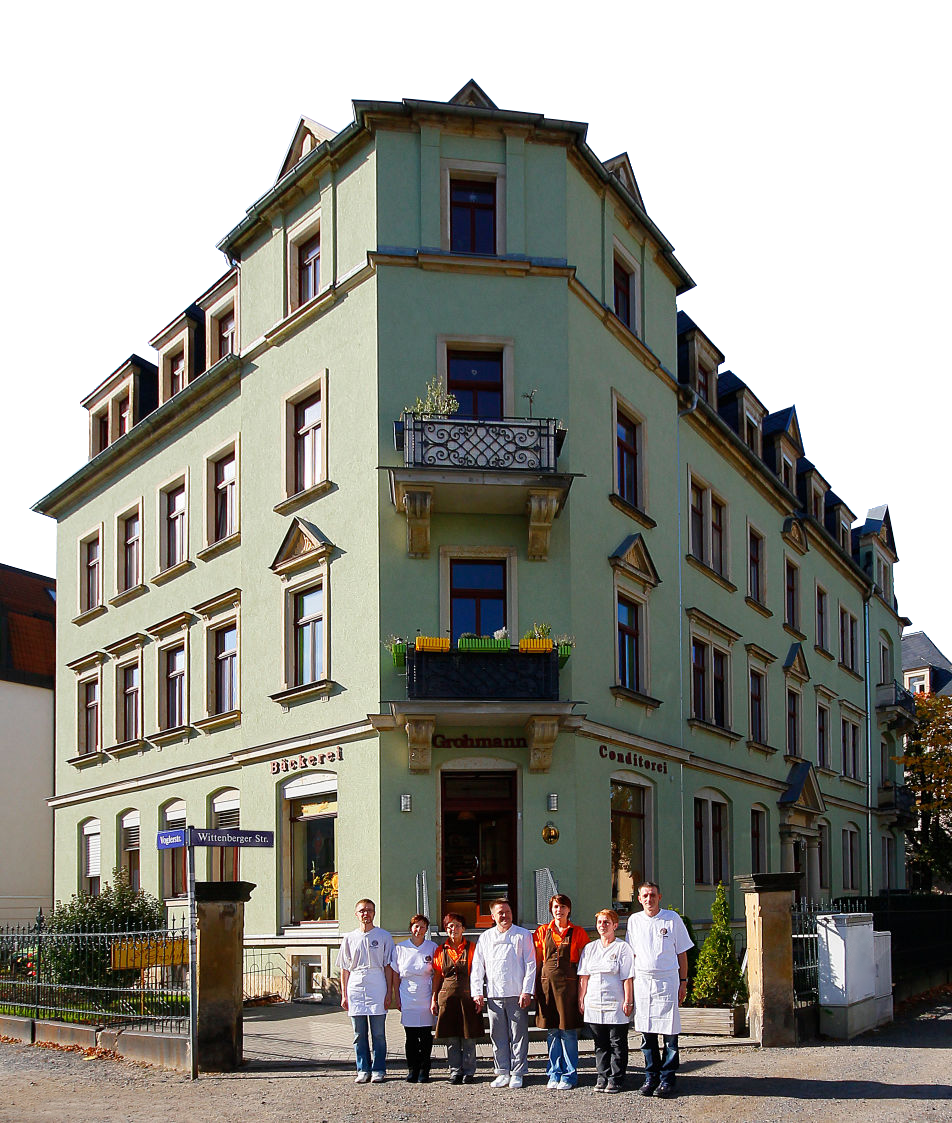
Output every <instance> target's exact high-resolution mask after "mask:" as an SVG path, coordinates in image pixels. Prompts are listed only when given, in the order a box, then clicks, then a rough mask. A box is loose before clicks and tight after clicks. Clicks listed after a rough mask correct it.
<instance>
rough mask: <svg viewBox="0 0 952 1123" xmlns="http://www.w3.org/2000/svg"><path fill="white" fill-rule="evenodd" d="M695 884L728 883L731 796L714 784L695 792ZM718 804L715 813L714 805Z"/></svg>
mask: <svg viewBox="0 0 952 1123" xmlns="http://www.w3.org/2000/svg"><path fill="white" fill-rule="evenodd" d="M693 807H694V884H695V886H697V887H699V888H706V889H715V888H716V887H717V884H718V881H720V882H722V883H723V884H724V885H725V886H729V884H730V882H729V877H730V868H731V867H730V837H731V814H730V803H729V802H728V800H727V799H726V798H725V797H724V796H723V795H722V794H721V793H720V792H717V791H714V789H713V788H701V789H700V790H698V791H697V792H695V793H694V804H693ZM715 807H716V808H718V809H719V810H718V813H717V815H715V813H714V808H715ZM699 867H700V869H699Z"/></svg>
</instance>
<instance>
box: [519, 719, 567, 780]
mask: <svg viewBox="0 0 952 1123" xmlns="http://www.w3.org/2000/svg"><path fill="white" fill-rule="evenodd" d="M560 725H561V722H560V720H559V718H558V717H554V716H552V717H549V716H542V717H540V716H535V717H530V718H529V720H528V721H527V722H526V741H527V743H528V745H529V771H530V772H548V771H549V769H550V768H551V767H552V749H553V747H554V745H555V741H556V738H557V737H558V735H559V726H560Z"/></svg>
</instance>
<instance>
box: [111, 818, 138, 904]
mask: <svg viewBox="0 0 952 1123" xmlns="http://www.w3.org/2000/svg"><path fill="white" fill-rule="evenodd" d="M132 832H135V833H134V834H133V833H132ZM116 841H117V842H118V846H119V853H118V865H119V868H120V869H121V870H123V871H124V872H125V874H126V877H127V879H128V883H129V887H130V888H131V889H133V890H138V889H141V888H142V866H141V849H142V847H141V843H142V835H141V816H140V813H139V811H138V809H137V808H134V807H132V808H130V809H129V810H128V811H125V812H124V813H123V814H122V815H120V816H119V820H118V829H117V831H116ZM133 841H134V842H135V845H134V846H131V845H127V843H131V842H133ZM129 854H135V860H133V859H132V858H129V857H127V855H129Z"/></svg>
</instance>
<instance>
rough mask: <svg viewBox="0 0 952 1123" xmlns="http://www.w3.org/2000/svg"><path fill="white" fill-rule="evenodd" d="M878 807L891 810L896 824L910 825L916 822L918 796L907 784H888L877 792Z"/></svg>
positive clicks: (882, 809)
mask: <svg viewBox="0 0 952 1123" xmlns="http://www.w3.org/2000/svg"><path fill="white" fill-rule="evenodd" d="M876 805H877V807H878V808H879V810H880V811H887V812H889V811H891V812H892V813H893V814H894V815H895V823H896V826H899V827H909V826H911V825H912V824H913V822H915V817H916V797H915V795H914V793H913V791H912V788H910V787H909V786H908V785H906V784H887V785H884V786H883V787H881V788H880V789H879V792H878V793H877V804H876Z"/></svg>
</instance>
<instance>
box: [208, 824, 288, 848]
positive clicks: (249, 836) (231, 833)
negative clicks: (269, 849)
mask: <svg viewBox="0 0 952 1123" xmlns="http://www.w3.org/2000/svg"><path fill="white" fill-rule="evenodd" d="M189 835H190V837H191V843H192V845H193V846H274V831H242V830H238V829H237V828H234V829H231V828H229V829H221V830H215V829H214V828H208V827H192V828H191V830H190V831H189Z"/></svg>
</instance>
